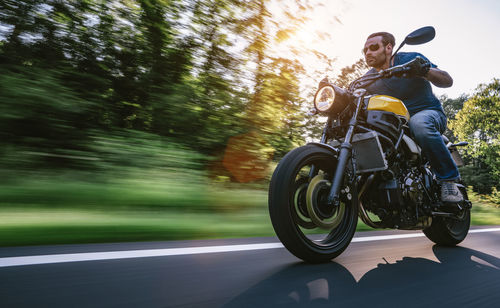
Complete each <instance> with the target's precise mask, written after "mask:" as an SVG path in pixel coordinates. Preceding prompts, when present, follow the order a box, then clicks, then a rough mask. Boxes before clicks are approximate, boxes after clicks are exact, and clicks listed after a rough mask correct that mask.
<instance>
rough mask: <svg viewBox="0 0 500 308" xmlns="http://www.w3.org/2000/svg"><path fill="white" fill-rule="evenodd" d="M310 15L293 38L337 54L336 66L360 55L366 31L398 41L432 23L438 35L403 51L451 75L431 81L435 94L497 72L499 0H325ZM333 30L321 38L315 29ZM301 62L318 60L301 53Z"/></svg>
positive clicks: (451, 93) (463, 89) (465, 87)
mask: <svg viewBox="0 0 500 308" xmlns="http://www.w3.org/2000/svg"><path fill="white" fill-rule="evenodd" d="M317 2H318V3H322V4H323V6H320V5H318V6H317V8H316V10H315V11H314V12H313V14H311V16H310V17H311V19H310V21H309V22H307V23H306V24H305V25H304V26H303V27H302V30H301V31H298V32H297V33H296V34H295V35H294V37H292V38H291V40H294V41H295V42H296V43H297V44H307V45H308V46H310V47H311V48H313V49H316V50H318V51H321V52H323V53H325V54H326V55H328V56H329V57H331V58H336V59H337V60H336V62H335V67H334V72H332V74H331V76H332V77H335V76H336V75H337V74H338V70H340V69H341V68H342V67H345V66H347V65H351V64H353V63H355V62H356V61H357V60H358V59H360V58H361V57H362V56H363V55H362V53H361V49H362V47H363V45H364V43H365V40H366V37H367V36H368V35H369V34H371V33H373V32H379V31H386V32H390V33H392V34H394V36H395V37H396V46H399V43H401V41H402V40H403V39H404V37H405V36H406V35H407V34H409V33H410V32H412V31H414V30H416V29H418V28H421V27H424V26H433V27H434V28H435V29H436V37H435V38H434V40H432V41H431V42H429V43H426V44H424V45H412V46H410V45H407V46H405V47H403V49H402V50H401V51H416V52H420V53H422V54H424V55H425V56H426V57H427V58H428V59H429V60H431V62H433V63H434V64H436V65H437V66H438V67H439V68H440V69H442V70H445V71H447V72H448V73H449V74H450V75H451V76H452V78H453V79H454V84H453V86H452V87H450V88H437V87H433V90H434V93H435V94H437V95H442V94H446V95H447V96H448V97H451V98H456V97H458V96H460V94H462V93H466V94H471V93H473V92H474V89H476V87H477V86H478V85H479V84H480V83H488V82H490V81H491V80H492V79H493V78H494V77H496V78H500V34H499V30H500V1H498V0H475V1H472V0H469V1H467V0H454V1H452V0H419V1H408V0H371V1H363V0H328V1H317ZM317 29H322V30H324V31H326V32H328V33H329V34H330V35H331V38H329V39H319V38H318V36H317V35H314V32H315V30H317ZM303 64H304V65H305V66H314V65H317V63H314V62H313V61H309V60H307V59H303Z"/></svg>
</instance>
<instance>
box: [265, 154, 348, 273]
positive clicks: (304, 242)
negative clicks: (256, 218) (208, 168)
mask: <svg viewBox="0 0 500 308" xmlns="http://www.w3.org/2000/svg"><path fill="white" fill-rule="evenodd" d="M336 165H337V159H336V156H335V155H334V154H333V153H332V152H331V151H329V150H327V149H324V148H321V147H319V146H315V145H307V146H304V147H300V148H297V149H295V150H293V151H291V152H290V153H288V154H287V155H286V156H285V157H284V158H283V159H282V161H281V162H280V163H279V165H278V167H277V168H276V170H275V171H274V174H273V177H272V179H271V184H270V187H269V213H270V216H271V221H272V224H273V227H274V230H275V232H276V234H277V236H278V238H279V239H280V240H281V242H282V243H283V245H284V246H285V247H286V248H287V249H288V250H289V251H290V252H291V253H292V254H294V255H295V256H296V257H298V258H300V259H302V260H305V261H307V262H310V263H321V262H328V261H330V260H331V259H333V258H335V257H337V256H338V255H339V254H341V253H342V252H343V251H344V250H345V249H346V248H347V246H348V245H349V243H350V242H351V239H352V237H353V235H354V231H355V230H356V224H357V221H358V220H357V213H358V208H357V203H356V202H354V201H352V200H353V198H354V196H353V195H354V194H355V192H354V191H353V190H352V188H350V187H349V186H347V185H343V187H342V191H343V193H342V194H341V202H340V205H339V206H338V207H334V206H329V205H328V204H327V196H328V193H329V191H330V187H331V179H332V176H333V174H334V171H335V169H336ZM313 166H314V167H313ZM311 168H314V169H313V172H311ZM311 173H312V175H313V176H312V178H311V177H310V175H311Z"/></svg>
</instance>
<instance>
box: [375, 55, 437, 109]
mask: <svg viewBox="0 0 500 308" xmlns="http://www.w3.org/2000/svg"><path fill="white" fill-rule="evenodd" d="M417 56H420V57H422V58H424V59H425V60H427V61H428V59H427V58H426V57H424V56H423V55H422V54H419V53H417V52H399V53H397V54H396V55H395V56H394V64H393V66H396V65H400V64H403V63H406V62H408V61H410V60H413V59H415V58H416V57H417ZM429 62H430V61H429ZM431 67H437V66H436V65H434V64H432V63H431ZM375 72H376V70H375V69H374V68H372V69H371V70H369V71H368V73H367V74H370V73H375ZM366 90H367V91H368V93H370V94H381V95H390V96H393V97H396V98H399V99H400V100H402V101H403V102H404V104H405V106H406V108H407V109H408V112H410V116H413V115H414V114H415V113H417V112H419V111H422V110H429V109H431V110H441V111H443V108H442V107H441V102H440V101H439V99H438V98H437V97H436V96H435V95H434V93H432V86H431V83H430V82H429V81H427V80H425V79H424V78H419V77H416V78H398V77H392V78H385V79H379V80H377V81H375V82H374V83H372V84H371V85H369V86H368V87H366Z"/></svg>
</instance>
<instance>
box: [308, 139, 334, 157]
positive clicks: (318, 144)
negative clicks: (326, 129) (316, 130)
mask: <svg viewBox="0 0 500 308" xmlns="http://www.w3.org/2000/svg"><path fill="white" fill-rule="evenodd" d="M307 145H314V146H318V147H321V148H324V149H327V150H329V151H330V152H332V154H333V155H335V156H338V155H339V149H337V148H334V147H332V146H331V145H329V144H326V143H319V142H309V143H308V144H307Z"/></svg>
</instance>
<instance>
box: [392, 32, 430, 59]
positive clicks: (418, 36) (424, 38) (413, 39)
mask: <svg viewBox="0 0 500 308" xmlns="http://www.w3.org/2000/svg"><path fill="white" fill-rule="evenodd" d="M435 36H436V30H435V29H434V27H432V26H428V27H423V28H420V29H418V30H415V31H413V32H412V33H410V34H408V35H407V36H406V38H405V39H404V41H403V42H401V45H399V47H398V49H396V51H395V52H394V53H393V54H392V57H391V60H392V58H394V56H395V55H396V54H397V53H398V51H399V50H400V49H401V47H403V46H404V45H405V44H408V45H419V44H423V43H427V42H429V41H432V39H433V38H434V37H435Z"/></svg>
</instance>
